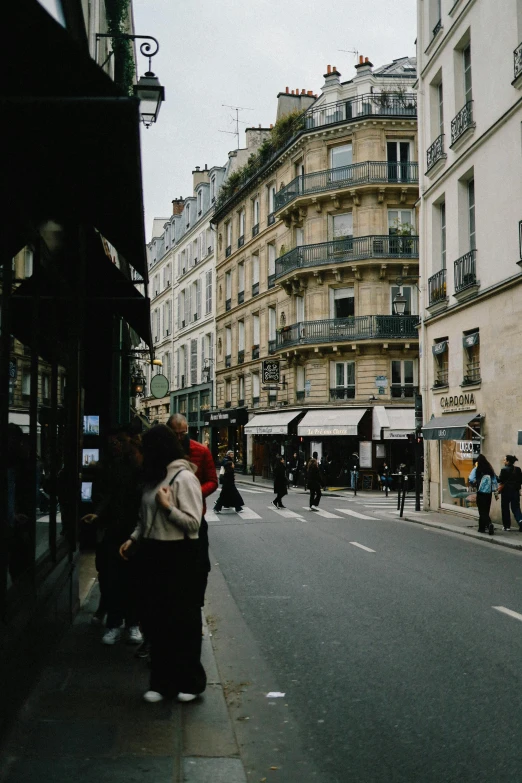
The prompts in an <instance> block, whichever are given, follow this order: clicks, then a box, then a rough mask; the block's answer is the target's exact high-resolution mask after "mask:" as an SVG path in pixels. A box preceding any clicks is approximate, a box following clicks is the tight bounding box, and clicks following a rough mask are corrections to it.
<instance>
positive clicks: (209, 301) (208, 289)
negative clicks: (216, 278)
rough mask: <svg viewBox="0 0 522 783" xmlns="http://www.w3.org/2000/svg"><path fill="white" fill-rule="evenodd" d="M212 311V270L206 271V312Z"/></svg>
mask: <svg viewBox="0 0 522 783" xmlns="http://www.w3.org/2000/svg"><path fill="white" fill-rule="evenodd" d="M210 312H212V272H211V271H210V272H206V273H205V314H206V315H208V314H209V313H210Z"/></svg>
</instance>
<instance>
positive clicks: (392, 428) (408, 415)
mask: <svg viewBox="0 0 522 783" xmlns="http://www.w3.org/2000/svg"><path fill="white" fill-rule="evenodd" d="M386 414H387V416H388V426H387V427H385V428H384V429H383V431H382V437H383V439H384V440H406V438H407V437H408V435H409V434H410V433H412V432H415V409H414V408H386Z"/></svg>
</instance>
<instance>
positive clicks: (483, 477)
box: [468, 454, 498, 535]
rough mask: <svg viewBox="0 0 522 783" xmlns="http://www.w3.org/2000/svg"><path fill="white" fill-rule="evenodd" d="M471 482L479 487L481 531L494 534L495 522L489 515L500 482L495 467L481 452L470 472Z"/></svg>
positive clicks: (478, 502) (478, 505) (479, 528)
mask: <svg viewBox="0 0 522 783" xmlns="http://www.w3.org/2000/svg"><path fill="white" fill-rule="evenodd" d="M468 481H469V483H470V484H475V485H476V487H477V508H478V512H479V525H478V532H479V533H488V532H489V534H490V535H493V523H492V522H491V517H490V516H489V511H490V509H491V496H492V494H493V492H495V493H496V492H497V489H498V483H497V477H496V475H495V471H494V470H493V467H492V466H491V464H490V463H489V462H488V460H487V459H486V457H485V456H484V455H483V454H479V455H478V457H477V461H476V462H475V467H474V468H473V470H472V471H471V473H470V474H469V479H468Z"/></svg>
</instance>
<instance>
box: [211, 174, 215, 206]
mask: <svg viewBox="0 0 522 783" xmlns="http://www.w3.org/2000/svg"><path fill="white" fill-rule="evenodd" d="M215 198H216V177H215V175H213V176H212V177H211V178H210V200H211V201H214V200H215Z"/></svg>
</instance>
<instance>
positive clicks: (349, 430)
mask: <svg viewBox="0 0 522 783" xmlns="http://www.w3.org/2000/svg"><path fill="white" fill-rule="evenodd" d="M299 432H300V434H301V435H306V436H307V437H309V438H313V437H315V436H317V435H357V427H350V426H346V427H300V430H299Z"/></svg>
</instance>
